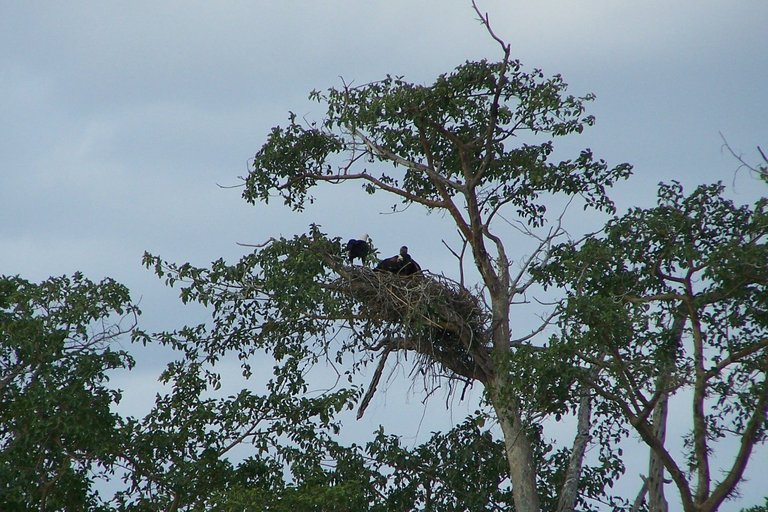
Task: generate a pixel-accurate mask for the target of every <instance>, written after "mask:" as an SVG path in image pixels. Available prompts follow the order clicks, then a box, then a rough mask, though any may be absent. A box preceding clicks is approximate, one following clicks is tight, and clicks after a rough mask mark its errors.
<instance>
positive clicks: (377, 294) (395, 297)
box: [333, 267, 491, 417]
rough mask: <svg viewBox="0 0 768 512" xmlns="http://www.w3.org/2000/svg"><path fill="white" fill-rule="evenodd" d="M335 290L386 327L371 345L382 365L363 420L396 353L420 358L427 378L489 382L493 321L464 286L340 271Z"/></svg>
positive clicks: (429, 277)
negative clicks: (377, 352) (406, 352)
mask: <svg viewBox="0 0 768 512" xmlns="http://www.w3.org/2000/svg"><path fill="white" fill-rule="evenodd" d="M336 270H337V271H338V273H339V275H340V277H339V278H338V279H337V280H336V281H335V282H334V283H333V287H334V288H335V289H337V290H338V291H340V292H341V293H343V294H345V295H347V296H349V297H351V298H352V299H354V300H355V301H356V302H357V303H359V305H360V310H359V315H360V316H361V317H362V318H364V319H365V320H367V321H372V322H374V323H378V324H380V325H382V326H383V330H382V332H383V334H382V337H381V338H380V339H379V340H378V341H377V342H376V343H373V344H372V345H370V347H369V348H370V350H373V351H379V350H380V351H381V357H380V360H379V365H378V367H377V369H376V372H375V373H374V376H373V379H372V381H371V384H370V386H369V389H368V392H367V394H366V396H365V397H364V398H363V401H362V403H361V406H360V410H359V411H358V417H360V416H362V414H363V412H364V410H365V408H366V406H367V405H368V402H369V401H370V399H371V398H372V396H373V393H374V392H375V390H376V386H377V384H378V381H379V378H380V377H381V372H382V371H383V368H384V363H385V361H386V359H387V356H388V355H389V353H390V352H396V351H411V352H415V353H416V354H418V357H417V360H416V369H417V370H418V371H419V372H420V373H422V374H424V375H433V376H434V375H438V374H439V375H446V374H447V376H448V377H450V378H453V379H458V380H464V381H466V382H472V381H475V380H479V381H481V382H486V381H487V380H488V377H489V368H490V366H491V365H490V360H489V335H488V327H489V321H488V315H487V314H486V312H485V310H484V308H483V307H482V304H481V303H480V301H479V299H478V297H476V296H475V295H473V294H472V293H471V292H470V291H469V290H467V289H466V288H464V287H462V286H461V285H460V284H459V283H456V282H455V281H452V280H450V279H448V278H446V277H444V276H439V275H435V274H430V273H428V272H424V273H419V274H414V275H411V276H401V275H396V274H392V273H390V272H378V271H374V270H371V269H370V268H366V267H343V268H337V269H336Z"/></svg>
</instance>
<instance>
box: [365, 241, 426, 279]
mask: <svg viewBox="0 0 768 512" xmlns="http://www.w3.org/2000/svg"><path fill="white" fill-rule="evenodd" d="M374 270H379V271H381V270H383V271H386V272H392V273H393V274H398V275H401V276H410V275H413V274H415V273H417V272H421V267H420V266H419V264H418V263H416V262H415V261H413V258H411V255H410V254H408V247H406V246H402V247H401V248H400V254H398V255H397V256H392V257H391V258H387V259H384V260H381V261H380V262H379V264H378V265H376V268H375V269H374Z"/></svg>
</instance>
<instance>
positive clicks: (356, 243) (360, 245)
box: [347, 235, 371, 265]
mask: <svg viewBox="0 0 768 512" xmlns="http://www.w3.org/2000/svg"><path fill="white" fill-rule="evenodd" d="M368 240H370V238H369V237H368V235H363V239H362V240H355V239H354V238H352V239H350V241H349V242H347V255H348V257H349V264H350V265H352V264H353V262H354V261H355V259H357V258H359V259H360V262H361V263H360V264H361V265H365V258H366V257H368V253H369V252H370V251H371V246H370V245H369V244H368Z"/></svg>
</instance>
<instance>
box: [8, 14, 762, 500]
mask: <svg viewBox="0 0 768 512" xmlns="http://www.w3.org/2000/svg"><path fill="white" fill-rule="evenodd" d="M481 7H482V8H483V9H484V10H487V11H489V12H490V15H491V21H492V23H493V25H494V27H495V30H496V31H497V33H498V34H499V35H500V36H502V37H503V38H504V39H506V40H507V41H508V42H510V43H511V45H512V53H513V56H514V57H516V58H519V59H520V60H521V61H522V62H523V64H524V65H525V66H526V67H527V68H528V69H531V68H534V67H536V68H542V69H543V70H544V72H545V73H546V74H555V73H559V74H562V75H563V76H564V78H565V80H566V82H568V83H569V84H570V86H571V89H570V91H571V92H572V93H574V94H578V95H582V94H585V93H588V92H594V93H595V94H596V95H597V100H596V101H595V102H594V103H593V104H591V107H590V111H591V113H593V114H594V115H595V116H596V117H597V125H596V126H595V127H594V128H591V129H589V130H588V131H587V132H585V134H584V135H583V136H581V137H579V138H578V139H574V140H569V141H566V143H565V147H566V148H569V149H570V148H573V150H574V151H575V150H578V148H580V147H591V148H592V149H593V150H594V152H595V154H596V155H597V156H599V157H603V158H605V159H606V160H608V162H610V163H613V164H618V163H620V162H630V163H632V164H633V165H634V166H635V175H634V177H633V178H632V179H631V180H630V182H629V183H628V184H624V185H621V186H619V187H618V188H617V189H616V191H615V197H616V199H617V202H618V204H619V206H620V208H627V207H630V206H633V205H641V206H651V205H652V204H653V202H654V200H655V188H656V184H657V183H658V182H659V181H662V180H666V181H669V180H671V179H676V180H679V181H681V182H683V183H684V184H685V185H686V186H687V188H688V189H689V190H690V189H691V188H692V187H693V186H695V185H696V184H699V183H708V182H712V181H716V180H723V181H724V182H726V183H727V185H728V187H729V191H728V194H729V195H730V196H731V197H732V198H734V200H736V201H737V202H752V201H754V200H755V199H756V198H757V197H758V196H759V195H760V194H764V192H765V187H764V185H761V184H758V183H757V182H756V181H755V180H753V179H752V178H751V177H750V176H749V175H748V174H746V173H745V172H741V173H739V174H736V173H735V169H736V168H737V163H736V162H735V161H734V160H733V159H732V158H731V157H730V156H729V155H727V154H726V153H724V152H723V150H722V148H721V145H722V141H721V139H720V135H719V133H720V132H722V133H723V134H724V135H725V137H727V139H728V140H729V141H730V143H731V144H732V145H733V146H734V147H735V148H736V149H737V150H740V151H741V152H743V153H744V155H745V157H746V158H747V159H752V160H756V158H757V153H756V151H755V146H757V145H762V146H763V147H764V148H765V147H768V128H767V127H766V126H767V123H766V120H768V102H766V84H768V52H766V48H768V31H766V29H765V27H766V22H768V2H762V1H757V0H755V1H744V2H722V1H717V2H716V1H700V0H697V1H693V0H689V1H679V2H666V1H664V2H662V1H655V0H654V1H644V2H616V1H609V0H605V1H580V2H568V1H564V0H563V1H540V2H513V1H483V2H481ZM498 57H499V51H498V47H497V46H496V43H495V42H493V41H492V40H491V39H490V38H489V37H488V36H487V34H486V33H485V32H484V30H483V29H482V28H481V26H480V25H479V23H478V22H477V21H476V20H475V15H474V13H473V12H472V10H471V6H470V3H469V1H468V0H466V1H465V0H462V1H458V0H457V1H446V0H429V1H426V0H387V1H373V0H371V1H365V2H361V1H359V0H357V1H342V0H338V1H325V2H309V1H303V2H300V1H280V2H277V1H254V2H215V3H214V2H189V1H185V2H181V1H177V2H146V1H133V2H122V3H117V2H33V1H27V2H2V3H0V119H2V123H1V124H0V273H3V274H21V275H22V276H24V277H27V278H29V279H33V280H40V279H44V278H45V277H47V276H50V275H60V274H70V273H72V272H74V271H75V270H82V271H83V272H85V273H86V274H87V275H88V276H89V277H91V278H93V279H100V278H102V277H104V276H110V277H113V278H115V279H117V280H119V281H121V282H123V283H124V284H126V285H128V286H129V288H130V289H131V290H132V292H133V296H134V297H135V298H136V299H139V298H140V299H141V305H142V309H143V310H144V311H145V314H144V316H143V319H142V325H143V326H144V327H145V328H146V329H149V330H160V329H172V328H175V327H179V326H180V325H181V324H182V323H184V322H195V323H197V322H198V321H200V318H199V315H200V311H199V310H197V309H195V308H183V307H181V306H180V305H179V304H178V302H177V301H176V300H175V298H174V297H175V292H173V291H171V290H167V289H164V288H163V287H162V285H161V284H160V283H159V282H158V281H157V280H156V279H155V278H153V277H152V276H151V274H150V273H149V272H148V271H146V270H144V269H143V268H142V267H141V265H140V258H141V255H142V253H143V252H144V251H145V250H146V251H150V252H153V253H155V254H159V255H161V256H163V257H165V258H167V259H169V260H172V261H179V262H181V261H190V262H192V263H195V264H200V265H203V264H205V263H207V262H209V261H210V260H213V259H215V258H218V257H225V258H228V259H234V258H237V257H238V256H240V255H241V254H243V249H242V248H241V247H238V246H237V245H236V242H246V243H255V242H260V241H263V240H265V239H266V238H268V237H269V236H276V235H280V234H283V235H286V236H289V235H292V234H295V233H301V232H304V231H306V229H307V225H308V224H309V223H311V222H318V223H320V224H322V225H323V228H324V230H325V231H327V232H329V233H330V234H331V235H338V236H341V237H343V238H348V237H350V236H357V235H360V234H362V233H365V232H367V233H369V234H370V235H371V236H372V237H373V238H374V239H375V241H376V244H377V246H378V247H379V248H380V249H382V251H383V252H385V253H389V252H391V253H392V254H394V253H395V252H396V251H397V248H398V247H399V246H400V245H401V244H403V243H406V244H407V245H409V247H411V253H412V254H413V255H414V257H415V258H416V259H417V260H418V261H419V262H420V263H422V266H425V267H427V268H430V269H432V270H434V271H440V270H443V269H442V267H443V266H444V265H446V264H447V262H449V261H450V256H449V255H448V254H447V251H445V249H443V248H442V245H441V243H440V240H441V238H445V237H450V236H451V233H452V232H453V230H452V229H451V227H450V225H449V224H448V223H447V221H446V220H445V219H443V218H441V217H438V216H429V217H424V216H423V214H422V213H423V212H420V211H415V210H413V211H410V210H409V211H408V212H406V213H405V214H403V215H382V213H383V212H385V211H386V207H385V206H382V203H381V202H380V201H378V202H373V203H372V202H370V199H369V198H368V196H365V195H363V194H362V193H360V194H353V195H351V196H350V195H349V189H348V190H346V191H345V194H344V195H343V196H342V195H340V194H339V193H338V192H336V191H330V192H328V193H327V194H324V195H322V196H321V197H320V200H319V202H318V204H317V205H316V206H315V207H313V208H311V209H309V210H308V211H307V212H306V213H304V214H301V215H299V214H293V213H291V212H289V211H288V210H286V209H284V208H282V207H281V205H279V204H275V205H269V206H268V207H265V206H257V207H253V206H249V205H247V204H246V203H245V202H244V201H242V200H241V199H240V191H239V190H238V189H224V188H220V187H218V186H217V184H220V185H235V184H237V183H238V176H243V175H244V174H245V173H246V172H247V162H248V160H249V158H251V157H252V156H253V155H254V154H255V153H256V151H258V149H259V148H260V146H261V144H262V143H263V141H264V140H265V136H266V134H267V133H268V131H269V129H270V128H271V127H272V126H274V125H276V124H282V123H285V121H286V118H287V112H288V111H289V110H291V111H294V112H296V113H297V114H299V115H300V116H301V115H305V114H307V115H311V114H312V113H313V112H315V111H316V110H317V108H316V106H315V105H313V104H312V103H310V102H309V101H308V100H307V93H308V92H309V91H310V90H312V89H321V90H322V89H325V88H327V87H331V86H337V85H339V84H340V80H341V79H340V77H343V78H344V79H345V80H347V81H355V82H356V83H364V82H366V81H370V80H374V79H377V78H382V77H383V76H384V75H385V74H387V73H390V74H400V75H405V76H406V78H408V79H411V80H413V81H416V82H422V83H429V82H430V81H431V80H432V79H433V78H434V77H435V76H436V75H437V74H440V73H443V72H447V71H450V70H451V69H452V68H453V67H455V66H456V65H459V64H461V63H462V62H464V61H465V60H468V59H470V60H473V59H479V58H489V59H496V58H498ZM356 190H357V189H354V190H353V192H354V191H356ZM603 220H604V219H596V222H597V223H598V224H600V223H602V221H603ZM387 255H388V254H387ZM153 372H154V373H153ZM134 374H135V375H134V376H132V377H131V378H132V379H133V381H134V384H136V383H137V382H138V383H139V384H142V385H144V386H145V388H142V387H141V386H133V387H134V389H147V390H149V389H151V388H152V386H153V385H154V384H153V383H154V378H155V376H156V368H154V367H152V365H151V364H148V363H147V364H144V365H143V366H142V365H141V364H140V366H139V369H138V371H137V372H134ZM143 399H144V397H142V396H141V395H137V394H136V393H134V395H132V396H131V398H130V400H133V402H130V403H131V404H134V405H135V406H136V407H139V405H138V404H139V403H140V402H141V401H142V400H143ZM377 400H378V401H375V403H374V404H372V406H371V408H370V410H369V413H368V414H367V417H366V419H364V422H363V423H362V424H361V425H358V428H361V429H362V430H364V431H366V432H370V431H371V430H373V429H374V428H375V427H376V425H378V424H379V423H380V422H383V421H384V418H385V417H386V416H387V415H391V414H392V411H393V409H395V410H396V409H397V407H398V406H399V404H400V403H401V402H403V401H407V402H409V403H411V405H414V404H415V407H414V408H413V410H415V411H417V412H416V414H421V412H423V411H424V409H423V408H422V407H421V406H420V404H419V401H420V396H419V395H418V394H411V395H408V396H403V395H401V394H400V392H399V391H398V392H395V391H393V390H390V391H389V392H388V393H387V394H386V395H385V396H383V397H380V398H378V399H377ZM438 402H439V400H438ZM443 405H444V404H438V405H437V406H435V407H434V410H435V411H438V412H439V411H442V410H444V407H443ZM430 407H432V406H430ZM456 407H457V408H456V409H452V410H450V411H449V412H448V413H447V414H437V413H436V414H430V415H429V416H430V418H431V421H432V423H430V425H435V428H444V427H447V426H449V425H450V424H451V422H452V421H456V420H459V419H461V417H462V416H463V415H464V414H465V413H466V410H465V408H463V407H464V406H456ZM137 410H138V409H137ZM418 411H421V412H418ZM414 423H416V422H414ZM430 428H432V427H431V426H430ZM422 430H423V429H422V428H420V427H418V426H417V425H415V426H414V427H413V428H412V429H411V431H410V432H409V431H404V433H405V435H411V436H414V437H416V436H417V435H420V434H421V433H423V432H422ZM763 453H765V452H763ZM755 466H756V465H755ZM763 468H766V464H765V461H763ZM753 471H754V470H753ZM638 472H639V470H638ZM752 474H756V473H752ZM758 480H759V478H758ZM755 483H756V482H752V485H750V484H747V485H746V486H744V488H743V489H742V491H743V493H744V496H745V503H748V504H749V503H754V502H756V501H757V500H758V498H759V497H761V496H762V495H763V494H764V493H765V491H764V489H763V488H762V487H761V486H760V485H754V484H755ZM735 508H736V509H738V507H735Z"/></svg>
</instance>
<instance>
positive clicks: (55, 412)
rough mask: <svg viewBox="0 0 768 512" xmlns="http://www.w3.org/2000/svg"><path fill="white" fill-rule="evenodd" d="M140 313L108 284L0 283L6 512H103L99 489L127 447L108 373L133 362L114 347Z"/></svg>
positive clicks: (77, 279)
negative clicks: (98, 483) (97, 484)
mask: <svg viewBox="0 0 768 512" xmlns="http://www.w3.org/2000/svg"><path fill="white" fill-rule="evenodd" d="M138 314H139V310H138V309H137V308H136V306H134V305H133V304H132V303H131V301H130V297H129V294H128V290H127V289H126V288H125V287H123V286H122V285H120V284H118V283H116V282H114V281H112V280H110V279H106V280H104V281H102V282H100V283H94V282H92V281H90V280H88V279H86V278H85V277H83V276H82V275H81V274H79V273H77V274H74V275H73V276H72V277H56V278H50V279H48V280H46V281H43V282H42V283H39V284H36V283H30V282H29V281H26V280H24V279H21V278H19V277H5V276H3V277H0V375H2V377H1V378H0V508H1V509H2V510H9V511H10V510H72V511H74V510H106V509H107V505H106V502H105V501H104V500H102V499H101V498H100V497H99V495H98V493H97V491H96V489H95V487H94V482H95V480H97V479H99V478H101V479H102V480H103V479H108V478H110V477H111V475H113V474H114V471H115V468H116V464H117V462H118V459H119V456H120V448H121V434H120V431H121V420H120V418H119V417H118V416H117V415H116V414H115V413H114V412H112V410H111V407H112V406H113V405H114V404H116V403H118V402H119V401H120V392H119V391H116V390H114V389H110V388H109V387H108V385H107V381H108V376H107V373H108V372H109V371H111V370H115V369H126V368H130V367H131V366H132V365H133V360H132V358H131V357H130V356H129V355H128V354H127V353H126V352H125V351H123V350H115V349H114V348H113V347H112V346H111V345H112V344H113V343H114V341H115V340H116V339H118V338H119V337H120V336H121V335H123V334H124V333H126V332H127V331H129V330H130V329H131V328H132V326H133V325H135V319H136V315H138ZM122 320H126V321H129V323H128V325H122V324H124V323H125V322H123V321H122Z"/></svg>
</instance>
